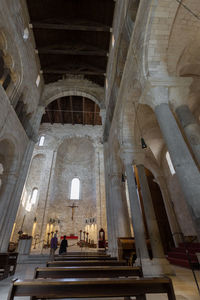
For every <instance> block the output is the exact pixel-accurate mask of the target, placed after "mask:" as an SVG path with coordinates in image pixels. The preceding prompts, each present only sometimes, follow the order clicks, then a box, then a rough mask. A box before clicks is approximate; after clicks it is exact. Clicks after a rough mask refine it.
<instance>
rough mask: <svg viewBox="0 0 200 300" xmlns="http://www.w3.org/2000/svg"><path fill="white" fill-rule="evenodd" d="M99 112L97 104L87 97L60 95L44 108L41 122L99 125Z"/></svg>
mask: <svg viewBox="0 0 200 300" xmlns="http://www.w3.org/2000/svg"><path fill="white" fill-rule="evenodd" d="M99 112H100V109H99V106H98V105H97V104H96V103H95V102H93V101H92V100H90V99H88V98H84V97H79V96H68V97H62V98H59V99H56V100H54V101H53V102H51V103H50V104H49V105H48V106H47V107H46V108H45V114H44V115H43V117H42V123H51V124H54V123H61V124H83V125H101V117H100V115H99Z"/></svg>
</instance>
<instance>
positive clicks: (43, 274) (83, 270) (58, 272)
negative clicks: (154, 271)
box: [34, 266, 142, 279]
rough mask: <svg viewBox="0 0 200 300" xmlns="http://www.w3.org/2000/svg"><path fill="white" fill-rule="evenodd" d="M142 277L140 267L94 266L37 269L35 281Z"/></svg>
mask: <svg viewBox="0 0 200 300" xmlns="http://www.w3.org/2000/svg"><path fill="white" fill-rule="evenodd" d="M130 276H132V277H133V276H137V277H142V269H141V268H140V267H126V266H112V267H109V266H100V267H98V266H92V267H57V268H56V267H53V268H36V269H35V274H34V279H37V278H52V279H53V278H113V277H130Z"/></svg>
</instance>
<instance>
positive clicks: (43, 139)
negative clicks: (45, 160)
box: [38, 135, 45, 147]
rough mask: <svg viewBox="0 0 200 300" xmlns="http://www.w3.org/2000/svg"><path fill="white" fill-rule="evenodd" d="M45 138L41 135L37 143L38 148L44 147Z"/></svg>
mask: <svg viewBox="0 0 200 300" xmlns="http://www.w3.org/2000/svg"><path fill="white" fill-rule="evenodd" d="M44 141H45V136H44V135H41V136H40V138H39V141H38V146H40V147H42V146H44Z"/></svg>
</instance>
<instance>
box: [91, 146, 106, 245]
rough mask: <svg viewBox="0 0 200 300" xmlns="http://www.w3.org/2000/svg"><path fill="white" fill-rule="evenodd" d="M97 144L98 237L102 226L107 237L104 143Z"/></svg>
mask: <svg viewBox="0 0 200 300" xmlns="http://www.w3.org/2000/svg"><path fill="white" fill-rule="evenodd" d="M94 146H95V180H96V205H97V230H96V233H97V234H96V238H95V240H98V233H99V230H100V229H101V228H103V229H104V230H105V234H106V239H107V222H106V207H105V179H104V167H103V159H104V157H103V145H102V144H101V143H97V144H95V145H94Z"/></svg>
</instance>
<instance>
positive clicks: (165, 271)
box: [136, 258, 176, 276]
mask: <svg viewBox="0 0 200 300" xmlns="http://www.w3.org/2000/svg"><path fill="white" fill-rule="evenodd" d="M141 263H142V271H143V275H144V276H163V275H170V276H172V275H176V274H175V272H174V270H173V267H172V266H171V265H170V263H169V262H168V260H167V259H166V258H154V259H152V260H150V259H148V258H144V259H141ZM136 265H140V260H138V259H137V260H136Z"/></svg>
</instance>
